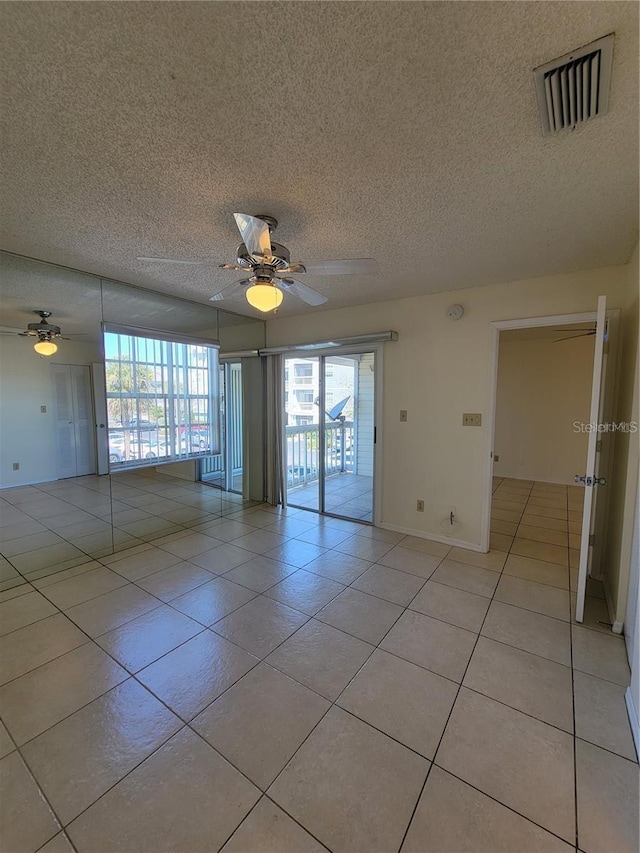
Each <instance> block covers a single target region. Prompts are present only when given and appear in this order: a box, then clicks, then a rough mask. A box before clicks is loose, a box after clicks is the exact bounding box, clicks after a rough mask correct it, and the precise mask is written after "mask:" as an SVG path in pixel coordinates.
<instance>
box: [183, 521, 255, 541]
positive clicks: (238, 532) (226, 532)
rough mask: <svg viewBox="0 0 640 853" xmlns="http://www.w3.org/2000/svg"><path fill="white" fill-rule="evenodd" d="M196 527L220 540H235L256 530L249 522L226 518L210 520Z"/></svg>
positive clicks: (197, 529)
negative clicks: (244, 522)
mask: <svg viewBox="0 0 640 853" xmlns="http://www.w3.org/2000/svg"><path fill="white" fill-rule="evenodd" d="M205 528H206V529H205ZM195 529H196V531H198V532H200V533H205V534H207V535H208V536H212V537H213V538H214V539H217V540H218V541H220V542H233V540H234V539H239V538H240V537H241V536H247V535H248V534H249V533H253V531H254V530H256V528H255V527H251V526H250V525H249V524H243V523H242V522H241V521H227V520H226V519H224V518H220V519H218V520H216V521H211V522H208V523H207V524H203V525H201V526H199V527H197V528H195Z"/></svg>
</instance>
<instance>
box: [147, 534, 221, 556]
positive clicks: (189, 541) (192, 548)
mask: <svg viewBox="0 0 640 853" xmlns="http://www.w3.org/2000/svg"><path fill="white" fill-rule="evenodd" d="M157 544H158V546H159V547H160V548H162V549H163V551H168V552H169V553H170V554H175V555H176V557H180V559H181V560H188V559H189V558H190V557H194V556H195V555H196V554H202V553H203V552H204V551H211V550H212V549H213V548H217V547H218V545H220V544H222V540H221V539H215V538H214V537H212V536H206V535H205V534H204V533H187V534H186V535H185V536H183V535H182V534H180V535H179V536H177V537H176V538H172V540H171V541H164V542H162V543H160V542H158V543H157Z"/></svg>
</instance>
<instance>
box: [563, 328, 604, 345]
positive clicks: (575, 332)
mask: <svg viewBox="0 0 640 853" xmlns="http://www.w3.org/2000/svg"><path fill="white" fill-rule="evenodd" d="M553 331H554V332H569V333H570V334H569V335H567V337H566V338H555V340H554V341H553V342H554V344H559V343H560V342H561V341H574V340H576V339H577V338H588V337H589V335H595V333H596V327H595V326H589V328H587V329H554V330H553Z"/></svg>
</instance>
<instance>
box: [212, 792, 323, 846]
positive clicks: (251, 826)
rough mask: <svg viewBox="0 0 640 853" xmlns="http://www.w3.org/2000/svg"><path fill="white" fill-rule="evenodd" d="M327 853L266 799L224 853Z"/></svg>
mask: <svg viewBox="0 0 640 853" xmlns="http://www.w3.org/2000/svg"><path fill="white" fill-rule="evenodd" d="M249 850H250V851H251V853H276V851H277V853H325V850H326V848H325V847H323V846H322V845H321V844H319V843H318V842H317V841H316V840H315V838H313V836H311V835H309V833H308V832H305V830H304V829H303V828H302V827H301V826H300V825H299V824H297V823H296V822H295V821H294V820H291V818H290V817H289V816H288V815H286V814H285V813H284V812H283V811H282V809H279V808H278V806H276V804H275V803H272V802H271V800H269V799H267V797H263V798H262V799H261V800H260V802H259V803H258V805H257V806H256V807H255V808H254V809H253V811H252V812H251V814H249V815H248V816H247V818H245V820H243V822H242V823H241V824H240V826H239V827H238V829H237V830H236V831H235V832H234V833H233V835H232V836H231V838H230V839H229V841H227V843H226V844H225V845H224V847H223V848H222V850H221V851H220V853H247V851H249Z"/></svg>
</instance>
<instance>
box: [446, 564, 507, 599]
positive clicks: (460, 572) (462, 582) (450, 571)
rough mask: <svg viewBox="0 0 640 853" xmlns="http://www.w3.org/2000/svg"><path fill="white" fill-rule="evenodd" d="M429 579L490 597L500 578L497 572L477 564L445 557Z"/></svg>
mask: <svg viewBox="0 0 640 853" xmlns="http://www.w3.org/2000/svg"><path fill="white" fill-rule="evenodd" d="M504 556H506V554H505V555H504ZM431 579H432V580H434V581H436V583H441V584H445V586H453V587H455V588H456V589H463V590H465V592H472V593H474V594H475V595H482V596H484V597H485V598H491V596H492V595H493V593H494V591H495V588H496V586H497V585H498V581H499V580H500V575H499V573H498V572H492V571H490V570H489V569H482V568H480V567H479V566H471V565H466V564H465V563H457V562H456V561H455V560H450V559H449V557H447V559H446V560H444V561H443V562H442V563H441V565H440V566H439V567H438V568H437V569H436V571H435V572H434V574H433V576H432V578H431Z"/></svg>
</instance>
